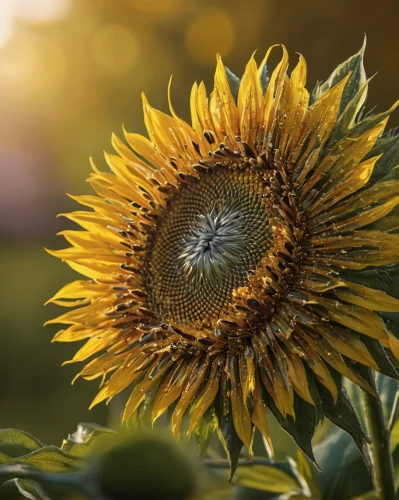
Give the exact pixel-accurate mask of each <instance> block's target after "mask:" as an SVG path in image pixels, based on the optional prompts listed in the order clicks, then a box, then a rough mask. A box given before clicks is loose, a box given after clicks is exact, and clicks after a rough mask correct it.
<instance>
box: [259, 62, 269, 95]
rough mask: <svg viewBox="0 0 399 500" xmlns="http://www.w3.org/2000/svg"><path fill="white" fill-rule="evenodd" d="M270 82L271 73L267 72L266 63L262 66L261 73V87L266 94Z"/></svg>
mask: <svg viewBox="0 0 399 500" xmlns="http://www.w3.org/2000/svg"><path fill="white" fill-rule="evenodd" d="M269 82H270V73H269V72H268V70H267V65H266V63H265V64H264V65H263V66H262V70H261V72H260V85H261V87H262V92H263V93H264V94H265V93H266V90H267V87H268V86H269Z"/></svg>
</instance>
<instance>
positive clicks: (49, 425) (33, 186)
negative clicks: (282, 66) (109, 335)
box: [0, 0, 399, 448]
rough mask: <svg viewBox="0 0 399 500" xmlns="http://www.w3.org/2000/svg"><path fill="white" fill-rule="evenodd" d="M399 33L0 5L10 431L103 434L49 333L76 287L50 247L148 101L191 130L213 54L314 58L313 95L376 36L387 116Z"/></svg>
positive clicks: (315, 4) (228, 15)
mask: <svg viewBox="0 0 399 500" xmlns="http://www.w3.org/2000/svg"><path fill="white" fill-rule="evenodd" d="M398 21H399V2H398V1H397V0H380V1H379V2H374V1H371V0H369V1H367V0H335V1H334V2H326V1H322V0H306V1H303V0H285V1H281V0H247V1H243V0H208V1H207V0H117V1H116V0H0V214H1V215H0V240H1V244H0V279H1V300H0V324H1V327H0V328H1V348H0V408H1V411H0V427H1V428H3V427H17V428H21V429H24V430H26V431H28V432H31V433H33V434H34V435H35V436H37V437H38V438H40V439H41V440H42V441H43V442H45V443H53V444H59V443H60V442H61V440H62V438H63V437H65V436H66V435H67V433H68V432H72V431H73V430H74V429H75V427H76V424H77V423H78V422H79V421H96V422H98V423H100V424H106V423H107V420H108V414H107V408H106V407H105V406H100V407H96V408H95V409H93V410H92V411H91V412H88V410H87V407H88V405H89V403H90V402H91V400H92V398H93V397H94V395H95V393H96V391H97V386H96V382H91V383H88V382H84V381H78V382H76V384H75V386H73V387H71V385H70V381H71V380H72V378H73V376H74V374H75V373H76V372H77V371H78V369H79V367H78V366H75V365H67V366H65V367H61V363H62V361H64V360H67V359H70V358H71V357H72V356H73V354H74V352H75V351H76V350H77V346H76V345H72V344H70V345H69V344H51V343H50V340H51V338H52V336H53V335H54V333H55V332H56V330H57V327H56V326H48V327H46V328H44V327H43V323H44V322H45V321H46V320H48V319H50V318H52V317H54V316H55V315H58V314H61V312H62V311H61V309H60V308H57V307H52V306H47V307H46V308H44V307H43V304H44V302H45V301H46V300H47V299H48V298H49V297H50V296H52V295H53V294H54V293H55V292H56V291H57V290H58V289H59V288H60V287H61V286H62V285H64V284H66V283H67V282H68V281H71V280H74V279H77V275H76V274H75V273H74V272H73V271H71V270H70V269H69V268H68V267H67V266H66V265H65V264H62V263H61V262H59V261H58V260H56V259H54V258H53V257H50V256H49V255H47V254H46V253H45V251H44V247H45V246H46V247H49V248H62V247H63V246H64V243H63V241H62V239H61V238H60V237H58V238H57V237H56V236H55V235H56V233H57V232H58V231H60V230H61V229H65V228H67V226H68V223H67V221H66V220H65V219H62V218H61V219H57V218H56V215H57V214H59V213H63V212H68V211H71V210H74V209H76V206H75V205H74V203H73V202H72V201H71V200H70V199H69V198H67V196H66V194H65V193H67V192H68V193H72V194H84V193H86V192H87V191H88V186H87V184H85V179H86V178H87V177H88V175H89V171H90V168H89V163H88V157H89V156H90V155H93V157H94V159H95V161H96V163H97V164H98V165H99V166H101V165H102V164H103V160H102V150H103V149H106V150H108V151H110V150H111V147H110V135H111V132H113V131H114V132H116V133H117V134H119V135H121V124H122V123H124V124H125V127H126V128H127V130H129V131H134V132H144V127H143V122H142V111H141V100H140V94H141V92H142V91H143V90H144V91H145V92H146V94H147V96H148V98H149V100H150V103H151V104H152V105H154V106H155V107H158V108H159V109H162V110H163V111H166V109H167V99H166V89H167V84H168V80H169V77H170V75H171V74H173V75H174V79H173V86H172V94H173V99H174V104H175V107H176V109H177V111H178V112H179V114H180V115H181V116H182V117H183V118H186V119H187V118H188V117H189V105H188V102H189V93H190V89H191V86H192V84H193V82H194V81H195V80H204V81H205V84H206V86H207V88H208V89H209V90H210V89H211V86H212V81H213V71H214V66H215V54H216V52H220V53H221V54H222V56H223V57H224V61H225V64H226V65H228V66H229V67H230V69H231V70H232V71H234V72H235V73H236V74H242V72H243V69H244V67H245V64H246V62H247V60H248V59H249V57H250V55H251V54H252V52H253V51H254V50H255V49H258V60H259V61H260V60H261V58H262V57H263V54H264V52H265V51H266V49H267V48H268V47H269V46H270V45H271V44H275V43H284V44H286V46H287V48H288V50H289V52H290V55H291V60H292V65H293V64H294V63H295V60H296V57H297V56H295V52H301V53H302V54H304V56H305V57H306V59H307V63H308V69H309V75H308V87H309V88H313V86H314V85H315V83H316V81H317V79H319V80H324V79H326V78H327V77H328V75H329V74H330V73H331V71H332V70H333V69H334V67H335V66H336V65H337V64H339V63H340V62H342V61H343V60H345V59H346V58H347V57H349V56H350V55H352V54H354V53H355V52H357V51H358V50H359V49H360V47H361V45H362V43H363V37H364V34H365V33H366V34H367V37H368V46H367V51H366V69H367V73H368V75H372V74H374V73H375V72H377V71H378V75H377V76H376V78H375V79H374V80H373V81H372V85H371V91H370V96H369V100H368V107H369V108H372V107H374V106H376V105H377V111H382V110H385V109H387V108H388V107H390V106H391V105H392V103H393V102H394V101H395V100H396V99H397V98H399V70H398V63H399V59H398V48H399V43H398V42H399V30H398V28H397V26H398ZM276 52H277V51H276ZM291 67H292V66H291ZM398 124H399V113H396V114H395V115H394V117H393V118H392V119H391V122H390V125H391V126H395V125H398ZM278 439H279V440H280V443H277V447H282V448H284V447H286V446H289V444H288V443H290V441H289V440H286V441H284V438H283V436H282V434H281V437H279V438H278Z"/></svg>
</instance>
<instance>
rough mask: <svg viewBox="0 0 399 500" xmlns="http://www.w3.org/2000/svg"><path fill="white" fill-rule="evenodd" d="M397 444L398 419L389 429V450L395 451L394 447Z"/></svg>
mask: <svg viewBox="0 0 399 500" xmlns="http://www.w3.org/2000/svg"><path fill="white" fill-rule="evenodd" d="M398 445H399V419H398V420H397V421H396V422H395V424H394V426H393V427H392V431H391V451H392V453H394V452H395V450H396V448H397V447H398Z"/></svg>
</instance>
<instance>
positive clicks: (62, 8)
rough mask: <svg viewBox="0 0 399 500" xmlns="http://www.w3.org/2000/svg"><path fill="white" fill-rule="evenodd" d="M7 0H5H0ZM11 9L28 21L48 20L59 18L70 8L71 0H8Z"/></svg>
mask: <svg viewBox="0 0 399 500" xmlns="http://www.w3.org/2000/svg"><path fill="white" fill-rule="evenodd" d="M3 1H7V0H2V2H3ZM9 1H10V3H12V6H13V7H12V11H13V12H14V14H15V15H16V16H17V17H18V18H19V19H23V20H25V21H29V22H38V23H40V22H50V21H56V20H58V19H61V18H62V17H63V16H64V15H65V14H66V13H67V12H68V9H69V8H70V5H71V0H9Z"/></svg>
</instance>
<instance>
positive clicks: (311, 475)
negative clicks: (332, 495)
mask: <svg viewBox="0 0 399 500" xmlns="http://www.w3.org/2000/svg"><path fill="white" fill-rule="evenodd" d="M296 464H297V468H298V473H299V475H300V476H301V477H302V478H303V479H304V481H305V482H306V484H307V486H308V488H309V491H310V493H311V494H312V498H315V499H316V498H321V491H320V485H319V482H318V479H317V473H318V471H317V470H316V469H315V467H314V465H313V464H312V463H311V462H309V460H308V458H307V457H306V455H304V454H303V453H302V451H301V450H298V453H297V459H296Z"/></svg>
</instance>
